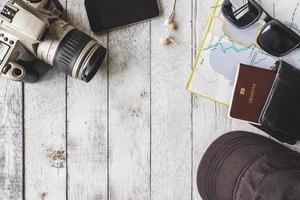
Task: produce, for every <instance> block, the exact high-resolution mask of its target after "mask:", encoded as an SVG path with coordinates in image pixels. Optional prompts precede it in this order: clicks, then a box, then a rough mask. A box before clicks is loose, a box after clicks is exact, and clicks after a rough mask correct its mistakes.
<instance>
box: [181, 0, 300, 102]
mask: <svg viewBox="0 0 300 200" xmlns="http://www.w3.org/2000/svg"><path fill="white" fill-rule="evenodd" d="M222 3H223V1H222V0H215V1H214V3H213V5H212V6H211V14H210V16H209V19H208V22H207V26H206V29H205V32H204V34H203V35H204V36H203V37H202V42H201V44H200V46H199V50H198V54H197V58H196V60H195V63H194V66H193V70H192V73H191V75H190V77H189V80H188V83H187V86H186V89H187V90H188V91H190V92H192V93H195V94H198V95H201V96H204V97H206V98H208V99H211V100H214V101H217V102H220V103H222V104H226V105H229V104H230V99H231V94H232V92H233V88H234V81H235V77H236V72H237V67H238V66H239V64H240V63H245V64H247V65H251V66H258V67H261V68H265V69H269V68H271V67H272V65H273V64H274V63H275V62H276V61H277V60H278V59H283V60H285V61H287V62H288V63H291V64H292V65H294V66H296V67H299V68H300V50H296V51H294V52H293V53H291V54H289V55H287V56H285V57H284V58H276V57H273V56H271V55H268V54H267V53H265V52H264V51H263V50H261V49H260V48H259V47H258V45H257V43H256V38H257V36H258V34H259V31H260V29H261V28H262V26H263V25H264V22H261V21H259V22H257V23H256V24H254V25H252V26H250V27H249V28H246V29H237V28H235V27H234V26H233V25H231V24H230V23H229V22H227V21H226V20H225V19H224V16H223V14H222V12H221V5H222ZM259 3H260V4H261V6H262V7H263V8H264V9H265V10H266V11H267V12H268V13H269V14H270V15H272V16H273V17H274V18H276V19H279V20H280V21H281V22H283V23H284V24H286V25H287V26H288V27H290V28H292V29H293V30H294V31H296V32H297V33H299V35H300V5H299V4H300V0H289V1H286V0H261V1H259Z"/></svg>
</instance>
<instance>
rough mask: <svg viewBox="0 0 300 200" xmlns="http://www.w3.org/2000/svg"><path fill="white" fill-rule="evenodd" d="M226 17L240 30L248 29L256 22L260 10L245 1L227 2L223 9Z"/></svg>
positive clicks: (234, 0)
mask: <svg viewBox="0 0 300 200" xmlns="http://www.w3.org/2000/svg"><path fill="white" fill-rule="evenodd" d="M222 12H223V14H224V16H225V17H226V18H227V19H228V20H229V21H231V23H232V24H234V25H235V26H237V27H239V28H246V27H248V26H250V25H251V24H253V23H254V22H256V21H257V20H258V18H259V16H260V10H259V9H258V8H257V7H256V6H255V5H253V4H252V3H251V2H249V1H248V2H247V3H245V1H244V0H232V1H225V2H224V4H223V7H222Z"/></svg>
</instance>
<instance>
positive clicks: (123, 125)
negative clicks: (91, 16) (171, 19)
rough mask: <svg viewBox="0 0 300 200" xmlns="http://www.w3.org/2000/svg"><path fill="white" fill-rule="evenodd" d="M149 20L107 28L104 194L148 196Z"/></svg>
mask: <svg viewBox="0 0 300 200" xmlns="http://www.w3.org/2000/svg"><path fill="white" fill-rule="evenodd" d="M150 64H151V62H150V24H149V22H144V23H140V24H138V25H133V26H128V27H124V28H122V29H118V30H115V31H113V32H111V33H110V34H109V199H111V200H119V199H124V200H133V199H134V200H147V199H150V67H151V66H150Z"/></svg>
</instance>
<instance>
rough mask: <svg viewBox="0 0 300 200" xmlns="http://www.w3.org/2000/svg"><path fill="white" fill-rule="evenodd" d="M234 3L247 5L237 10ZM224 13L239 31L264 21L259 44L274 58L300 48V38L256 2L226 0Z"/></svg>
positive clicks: (223, 6) (253, 0)
mask: <svg viewBox="0 0 300 200" xmlns="http://www.w3.org/2000/svg"><path fill="white" fill-rule="evenodd" d="M232 2H234V3H237V2H247V3H246V4H245V3H244V4H243V5H242V6H240V7H239V8H236V7H235V6H234V5H233V3H232ZM222 13H223V15H224V17H225V18H226V19H227V21H229V22H230V23H231V24H232V25H233V26H235V27H236V28H239V29H245V28H247V27H249V26H251V25H253V24H254V23H256V22H257V21H258V20H260V19H262V20H264V21H265V22H266V24H265V25H264V26H263V28H262V30H261V32H260V33H259V35H258V38H257V44H258V45H259V46H260V48H261V49H262V50H264V51H265V52H267V53H269V54H271V55H273V56H276V57H282V56H285V55H287V54H289V53H290V52H292V51H294V50H295V49H297V48H300V36H299V35H298V34H297V33H296V32H294V31H293V30H292V29H290V28H289V27H287V26H286V25H284V24H283V23H281V22H280V21H278V20H277V19H274V18H273V17H271V15H269V14H268V13H267V12H266V11H265V10H264V9H263V8H262V7H261V6H260V5H259V4H258V3H257V2H256V1H255V0H247V1H245V0H232V1H231V0H224V2H223V5H222Z"/></svg>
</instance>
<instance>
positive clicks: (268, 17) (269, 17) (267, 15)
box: [261, 10, 273, 23]
mask: <svg viewBox="0 0 300 200" xmlns="http://www.w3.org/2000/svg"><path fill="white" fill-rule="evenodd" d="M261 19H263V20H264V21H265V22H266V23H268V22H269V21H271V20H273V17H271V16H270V15H269V14H268V13H267V12H266V11H265V10H263V12H262V14H261Z"/></svg>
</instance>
